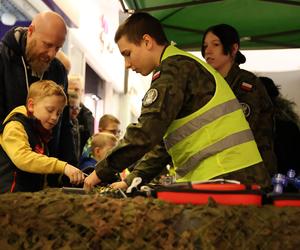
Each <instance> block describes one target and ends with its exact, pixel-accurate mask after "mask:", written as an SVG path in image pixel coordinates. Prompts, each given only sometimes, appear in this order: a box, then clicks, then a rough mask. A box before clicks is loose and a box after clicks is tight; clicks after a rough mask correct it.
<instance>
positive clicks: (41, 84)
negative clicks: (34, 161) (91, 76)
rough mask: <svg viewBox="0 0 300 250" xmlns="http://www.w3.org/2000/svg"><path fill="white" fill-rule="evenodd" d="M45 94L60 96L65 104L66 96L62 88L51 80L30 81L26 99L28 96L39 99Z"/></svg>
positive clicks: (45, 95)
mask: <svg viewBox="0 0 300 250" xmlns="http://www.w3.org/2000/svg"><path fill="white" fill-rule="evenodd" d="M47 96H61V97H63V99H64V103H65V105H66V104H67V96H66V94H65V92H64V90H63V88H62V87H61V86H60V85H58V84H57V83H56V82H54V81H51V80H40V81H36V82H34V83H32V84H31V85H30V87H29V91H28V96H27V101H28V99H29V98H33V99H35V100H37V101H39V100H41V99H43V98H45V97H47ZM27 101H26V103H27Z"/></svg>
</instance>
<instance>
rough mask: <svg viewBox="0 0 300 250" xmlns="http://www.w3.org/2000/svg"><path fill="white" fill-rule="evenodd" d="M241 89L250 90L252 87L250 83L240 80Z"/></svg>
mask: <svg viewBox="0 0 300 250" xmlns="http://www.w3.org/2000/svg"><path fill="white" fill-rule="evenodd" d="M240 87H241V89H242V90H245V91H248V92H250V91H251V90H252V89H253V85H252V84H251V83H247V82H242V84H241V86H240Z"/></svg>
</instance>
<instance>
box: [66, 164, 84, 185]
mask: <svg viewBox="0 0 300 250" xmlns="http://www.w3.org/2000/svg"><path fill="white" fill-rule="evenodd" d="M64 174H65V175H66V176H68V177H69V179H70V182H71V183H72V184H75V185H78V184H80V183H82V182H83V180H84V174H83V172H82V171H81V170H80V169H78V168H76V167H73V166H72V165H70V164H67V165H66V167H65V170H64Z"/></svg>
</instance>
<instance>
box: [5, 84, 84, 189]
mask: <svg viewBox="0 0 300 250" xmlns="http://www.w3.org/2000/svg"><path fill="white" fill-rule="evenodd" d="M66 104H67V97H66V95H65V93H64V90H63V89H62V88H61V87H60V86H59V85H58V84H56V83H55V82H53V81H50V80H40V81H37V82H35V83H32V84H31V85H30V87H29V90H28V97H27V101H26V106H23V105H22V106H19V107H16V108H15V109H13V110H12V111H11V112H10V113H9V115H8V116H7V117H6V118H5V120H4V123H3V124H2V125H1V129H0V165H1V168H0V179H1V181H0V192H1V193H4V192H35V191H39V190H41V189H43V188H44V186H45V183H44V181H45V175H46V174H52V173H62V174H65V175H66V176H68V177H69V179H70V182H71V183H74V184H79V183H81V182H82V181H83V179H84V175H83V173H82V172H81V171H80V170H79V169H77V168H76V167H74V166H72V165H70V164H68V163H67V162H65V161H61V160H59V159H57V158H54V157H49V156H48V150H47V144H48V142H49V140H50V139H51V136H52V129H53V128H54V126H55V125H56V124H57V122H58V121H59V117H60V115H61V114H62V113H63V109H64V107H65V105H66Z"/></svg>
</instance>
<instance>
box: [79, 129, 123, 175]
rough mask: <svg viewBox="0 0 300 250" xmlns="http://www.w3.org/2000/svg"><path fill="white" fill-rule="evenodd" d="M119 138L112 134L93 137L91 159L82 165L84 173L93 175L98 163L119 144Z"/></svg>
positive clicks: (103, 133) (99, 134)
mask: <svg viewBox="0 0 300 250" xmlns="http://www.w3.org/2000/svg"><path fill="white" fill-rule="evenodd" d="M117 141H118V139H117V137H115V136H114V135H113V134H111V133H107V132H100V133H97V134H95V135H93V136H92V141H91V157H90V158H86V161H84V162H83V164H82V165H81V169H82V171H84V172H86V173H91V172H92V171H93V170H94V168H95V165H96V163H97V162H98V161H101V160H103V159H104V158H105V156H106V155H107V152H108V151H109V150H111V149H112V148H113V147H115V146H116V144H117Z"/></svg>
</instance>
